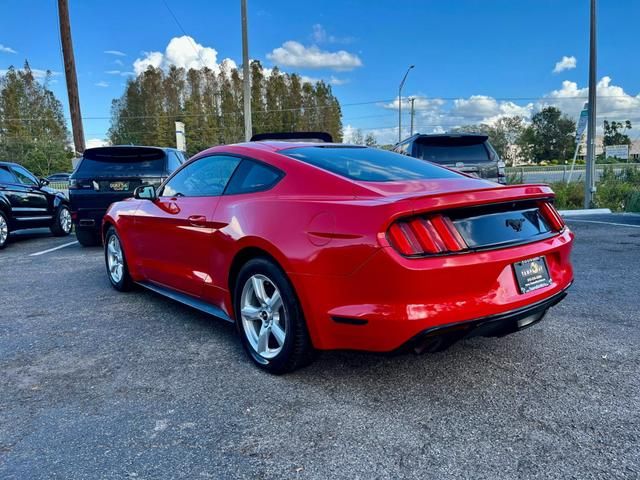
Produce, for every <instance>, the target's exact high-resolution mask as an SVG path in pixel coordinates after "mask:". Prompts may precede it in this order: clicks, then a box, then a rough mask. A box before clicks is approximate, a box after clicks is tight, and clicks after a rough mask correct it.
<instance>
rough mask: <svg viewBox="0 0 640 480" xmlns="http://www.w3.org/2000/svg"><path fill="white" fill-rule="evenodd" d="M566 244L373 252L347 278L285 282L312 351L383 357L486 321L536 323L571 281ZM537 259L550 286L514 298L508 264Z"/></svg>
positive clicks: (566, 238)
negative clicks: (512, 318) (425, 253)
mask: <svg viewBox="0 0 640 480" xmlns="http://www.w3.org/2000/svg"><path fill="white" fill-rule="evenodd" d="M572 242H573V234H572V233H571V232H570V231H569V229H565V230H564V231H563V232H562V233H560V234H558V235H556V236H555V237H552V238H549V239H546V240H542V241H539V242H536V243H531V244H527V245H520V246H514V247H511V248H505V249H500V250H492V251H483V252H470V253H465V254H459V255H447V256H441V257H431V258H421V259H409V258H404V257H402V256H400V255H399V254H397V253H396V252H395V251H394V250H393V249H392V248H381V249H380V250H379V251H378V252H377V253H375V254H374V255H373V256H372V257H371V258H370V259H369V260H368V261H367V262H366V263H365V264H364V265H362V266H361V267H360V268H359V269H358V270H356V271H355V272H354V273H352V274H351V275H344V276H340V275H334V276H328V275H296V274H290V277H291V279H292V281H293V284H294V286H295V288H296V291H297V293H298V296H299V298H300V301H301V303H302V307H303V309H304V312H305V316H306V320H307V324H308V327H309V331H310V334H311V337H312V341H313V343H314V346H315V347H316V348H318V349H355V350H369V351H379V352H388V351H393V350H396V349H398V348H399V347H401V346H402V345H405V344H406V343H407V342H409V341H410V340H411V339H413V338H415V337H417V336H419V335H425V334H426V332H435V331H436V329H438V328H450V327H451V326H453V325H462V324H465V323H468V322H471V323H469V325H473V326H477V327H479V326H480V324H483V325H486V326H487V327H486V328H488V326H489V323H487V322H488V321H489V320H494V319H500V318H503V317H504V318H506V317H508V316H509V315H511V314H512V313H513V312H526V311H528V309H530V308H534V307H535V306H539V305H542V306H543V308H542V310H543V312H542V314H541V315H540V318H542V316H543V314H544V311H546V309H547V308H549V307H550V306H551V305H552V304H554V302H555V303H557V301H560V300H561V299H562V297H563V296H564V295H563V292H564V291H565V290H566V289H567V288H568V287H569V285H570V284H571V282H572V281H573V270H572V267H571V262H570V253H571V247H572ZM538 256H544V257H545V258H546V261H547V265H548V269H549V273H550V275H551V279H552V283H551V285H549V286H547V287H544V288H540V289H538V290H534V291H532V292H529V293H524V294H523V293H520V291H519V289H518V286H517V282H516V278H515V275H514V271H513V266H512V265H513V263H515V262H518V261H521V260H526V259H530V258H533V257H538ZM556 300H557V301H556ZM525 316H526V315H525ZM504 318H503V319H504ZM517 320H518V319H516V321H517ZM537 320H538V319H535V321H537ZM507 323H508V322H507ZM477 332H480V330H477ZM478 334H480V333H478Z"/></svg>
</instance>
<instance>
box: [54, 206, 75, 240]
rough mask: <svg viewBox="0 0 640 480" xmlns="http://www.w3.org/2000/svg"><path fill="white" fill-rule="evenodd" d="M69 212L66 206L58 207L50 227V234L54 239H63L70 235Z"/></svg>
mask: <svg viewBox="0 0 640 480" xmlns="http://www.w3.org/2000/svg"><path fill="white" fill-rule="evenodd" d="M71 227H72V223H71V211H70V210H69V207H67V206H66V205H60V206H59V207H58V210H57V211H56V216H55V218H54V220H53V224H52V225H51V233H53V234H54V235H55V236H56V237H64V236H67V235H69V234H70V233H71Z"/></svg>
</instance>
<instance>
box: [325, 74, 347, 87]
mask: <svg viewBox="0 0 640 480" xmlns="http://www.w3.org/2000/svg"><path fill="white" fill-rule="evenodd" d="M329 83H330V84H331V85H344V84H345V83H349V79H348V78H338V77H335V76H333V75H331V76H330V77H329Z"/></svg>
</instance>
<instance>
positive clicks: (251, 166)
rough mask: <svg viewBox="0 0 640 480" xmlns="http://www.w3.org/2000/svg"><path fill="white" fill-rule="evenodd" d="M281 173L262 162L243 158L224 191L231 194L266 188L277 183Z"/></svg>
mask: <svg viewBox="0 0 640 480" xmlns="http://www.w3.org/2000/svg"><path fill="white" fill-rule="evenodd" d="M282 175H283V174H282V172H280V171H279V170H277V169H275V168H274V167H270V166H269V165H265V164H264V163H261V162H255V161H252V160H243V161H242V163H241V164H240V166H239V167H238V168H237V169H236V171H235V173H234V174H233V178H231V181H230V182H229V186H228V187H227V189H226V191H225V192H224V193H225V195H233V194H238V193H249V192H259V191H261V190H268V189H269V188H271V187H273V186H274V185H275V184H276V183H278V180H280V179H281V178H282Z"/></svg>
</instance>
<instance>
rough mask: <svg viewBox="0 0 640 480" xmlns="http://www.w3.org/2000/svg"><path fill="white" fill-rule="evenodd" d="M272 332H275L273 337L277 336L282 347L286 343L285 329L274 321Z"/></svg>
mask: <svg viewBox="0 0 640 480" xmlns="http://www.w3.org/2000/svg"><path fill="white" fill-rule="evenodd" d="M271 333H273V338H275V339H276V342H278V346H279V347H282V345H284V338H285V333H284V330H282V328H280V325H278V324H277V323H275V322H274V323H273V324H272V325H271Z"/></svg>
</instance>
